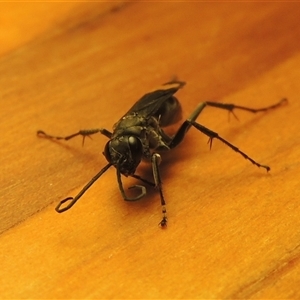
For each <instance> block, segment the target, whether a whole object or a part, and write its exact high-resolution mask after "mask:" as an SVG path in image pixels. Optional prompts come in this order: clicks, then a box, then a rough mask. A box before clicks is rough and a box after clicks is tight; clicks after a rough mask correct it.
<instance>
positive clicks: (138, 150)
mask: <svg viewBox="0 0 300 300" xmlns="http://www.w3.org/2000/svg"><path fill="white" fill-rule="evenodd" d="M128 145H129V148H130V152H131V154H132V155H133V156H135V157H142V154H143V145H142V143H141V141H140V139H138V138H136V137H134V136H130V137H129V138H128Z"/></svg>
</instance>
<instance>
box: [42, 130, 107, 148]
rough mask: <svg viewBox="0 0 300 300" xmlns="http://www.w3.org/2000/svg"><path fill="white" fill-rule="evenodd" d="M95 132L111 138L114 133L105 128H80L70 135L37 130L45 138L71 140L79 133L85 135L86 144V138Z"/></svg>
mask: <svg viewBox="0 0 300 300" xmlns="http://www.w3.org/2000/svg"><path fill="white" fill-rule="evenodd" d="M95 133H101V134H103V135H105V136H106V137H108V138H109V139H110V138H111V137H112V133H111V132H110V131H108V130H106V129H104V128H97V129H84V130H79V131H78V132H76V133H73V134H71V135H68V136H53V135H50V134H47V133H46V132H44V131H42V130H38V131H37V135H38V136H40V137H44V138H47V139H54V140H65V141H68V140H70V139H72V138H74V137H76V136H78V135H81V136H82V137H83V140H82V145H83V144H84V140H85V138H86V137H87V136H88V137H90V136H91V135H92V134H95Z"/></svg>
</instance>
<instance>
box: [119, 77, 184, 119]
mask: <svg viewBox="0 0 300 300" xmlns="http://www.w3.org/2000/svg"><path fill="white" fill-rule="evenodd" d="M184 85H185V82H183V81H171V82H167V83H165V84H163V85H162V87H161V88H159V89H157V90H155V91H153V92H150V93H147V94H146V95H144V96H143V97H142V98H141V99H140V100H138V101H137V102H136V103H135V104H134V105H133V106H132V107H131V108H130V110H129V111H128V112H127V113H126V114H125V116H126V115H128V114H131V113H138V114H139V115H141V116H145V117H148V116H155V115H157V113H158V112H159V110H160V109H161V108H162V106H163V104H164V103H165V101H167V100H168V99H170V98H171V97H172V96H173V94H175V93H176V92H177V91H178V90H179V89H180V88H182V87H183V86H184Z"/></svg>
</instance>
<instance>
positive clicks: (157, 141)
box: [37, 80, 287, 227]
mask: <svg viewBox="0 0 300 300" xmlns="http://www.w3.org/2000/svg"><path fill="white" fill-rule="evenodd" d="M184 85H185V82H183V81H178V80H174V81H170V82H167V83H165V84H163V85H162V86H161V88H159V89H157V90H155V91H153V92H149V93H147V94H145V95H144V96H143V97H142V98H141V99H140V100H138V101H137V102H136V103H135V104H134V105H133V106H132V107H131V108H130V109H129V111H128V112H127V113H125V114H124V115H123V117H121V119H120V120H119V121H118V122H117V123H115V125H114V126H113V131H112V132H110V131H109V130H107V129H105V128H96V129H87V130H80V131H78V132H76V133H74V134H71V135H68V136H52V135H49V134H47V133H45V132H44V131H42V130H39V131H37V134H38V136H40V137H44V138H48V139H55V140H66V141H67V140H70V139H72V138H74V137H76V136H82V137H83V142H84V140H85V138H86V137H90V136H91V135H93V134H97V133H101V134H102V135H104V136H106V137H107V138H108V139H109V141H108V142H107V143H106V145H105V147H104V152H103V154H104V156H105V158H106V160H107V161H108V163H107V165H106V166H104V167H103V168H102V169H101V170H100V171H99V172H98V173H97V174H96V175H95V176H94V177H93V178H92V179H91V180H90V181H89V182H88V183H87V184H86V185H85V186H84V187H83V189H82V190H81V191H80V192H79V193H78V194H77V195H76V196H75V197H74V198H73V197H68V198H66V199H64V200H62V201H61V202H60V203H59V204H58V205H57V207H56V211H57V212H59V213H62V212H64V211H66V210H68V209H70V208H71V207H72V206H73V205H74V204H75V203H76V202H77V201H78V200H79V199H80V198H81V196H82V195H83V194H84V193H85V192H86V191H87V190H88V189H89V188H90V187H91V185H92V184H93V183H94V182H95V181H96V180H98V179H99V177H100V176H102V175H103V174H104V173H105V172H106V171H107V170H108V169H109V168H110V167H111V166H114V167H115V169H116V175H117V181H118V186H119V190H120V192H121V195H122V197H123V198H124V200H126V201H136V200H139V199H141V198H142V197H143V196H145V195H146V188H145V185H141V184H136V185H133V186H130V187H129V189H136V190H137V191H138V193H137V194H136V195H135V196H129V195H128V194H127V193H126V192H125V189H124V187H123V183H122V178H121V175H124V176H126V177H128V176H131V177H134V178H136V179H138V180H139V181H141V182H143V183H144V184H147V185H149V186H152V187H155V188H156V189H157V191H158V193H159V196H160V202H161V207H162V219H161V221H160V222H159V225H160V226H161V227H166V225H167V211H166V201H165V198H164V194H163V189H162V180H161V171H160V167H159V165H160V162H161V155H160V153H162V152H164V151H168V150H171V149H173V148H175V147H176V146H177V145H179V144H180V143H181V142H182V141H183V139H184V137H185V135H186V133H187V132H188V131H189V130H190V128H191V127H194V128H196V129H197V130H198V131H200V132H202V133H203V134H205V135H206V136H208V138H209V139H208V144H209V147H210V148H211V147H212V142H213V139H218V140H220V141H221V142H223V143H224V144H225V145H227V146H228V147H229V148H231V149H232V150H233V151H235V152H237V153H239V154H240V155H242V156H243V157H244V158H245V159H247V160H249V161H250V162H251V163H252V164H254V165H256V166H257V167H261V168H264V169H266V170H267V171H269V170H270V167H269V166H267V165H263V164H260V163H258V162H256V161H255V160H254V159H252V158H251V157H250V156H248V155H247V154H246V153H245V152H243V151H241V150H240V149H239V148H237V147H236V146H234V145H233V144H231V143H229V142H228V141H227V140H225V139H223V138H222V137H221V136H219V135H218V133H216V132H214V131H212V130H210V129H209V128H207V127H205V126H203V125H201V124H199V123H197V122H196V119H197V117H198V116H199V115H200V113H201V112H202V110H203V109H204V108H205V107H206V106H211V107H215V108H219V109H224V110H227V111H228V112H229V113H230V114H232V115H233V116H234V117H235V118H237V117H236V115H235V113H234V110H244V111H247V112H251V113H257V112H264V111H267V110H270V109H274V108H277V107H279V106H281V105H282V104H283V103H285V102H287V99H285V98H284V99H282V100H280V101H279V102H277V103H275V104H273V105H270V106H267V107H263V108H257V109H255V108H249V107H244V106H239V105H235V104H227V103H218V102H211V101H205V102H201V103H199V104H198V106H197V107H196V108H195V110H194V111H193V112H192V114H191V115H190V117H189V118H188V119H187V120H185V121H184V122H183V123H182V124H181V126H180V127H179V129H178V130H177V131H176V132H175V134H174V135H172V136H171V135H168V134H167V133H166V132H165V131H164V130H163V128H164V127H167V126H169V125H172V124H175V123H176V122H177V121H179V120H180V118H181V105H180V103H179V101H178V99H177V98H176V97H175V96H174V94H175V93H176V92H177V91H178V90H179V89H180V88H182V87H183V86H184ZM142 159H143V160H147V161H149V162H151V166H152V175H153V181H154V182H152V181H150V180H147V179H145V178H143V177H141V176H140V175H138V174H136V169H137V167H138V166H139V165H140V163H141V161H142ZM65 203H66V205H64V204H65Z"/></svg>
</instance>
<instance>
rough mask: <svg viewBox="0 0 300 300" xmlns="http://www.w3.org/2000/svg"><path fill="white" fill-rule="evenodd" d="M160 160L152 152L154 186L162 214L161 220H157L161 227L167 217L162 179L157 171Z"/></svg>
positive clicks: (158, 156) (164, 225) (156, 154)
mask: <svg viewBox="0 0 300 300" xmlns="http://www.w3.org/2000/svg"><path fill="white" fill-rule="evenodd" d="M160 162H161V157H160V155H159V154H158V153H153V154H152V157H151V163H152V171H153V178H154V183H155V187H156V188H157V189H158V191H159V194H160V203H161V209H162V216H163V217H162V220H161V221H160V222H159V225H160V226H161V227H166V226H167V221H168V218H167V209H166V201H165V197H164V194H163V191H162V181H161V176H160V171H159V164H160Z"/></svg>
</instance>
